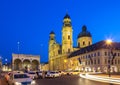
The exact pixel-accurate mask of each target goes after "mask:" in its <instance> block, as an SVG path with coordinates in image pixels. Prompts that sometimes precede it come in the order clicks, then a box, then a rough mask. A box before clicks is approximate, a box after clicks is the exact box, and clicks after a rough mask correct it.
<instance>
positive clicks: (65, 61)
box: [63, 59, 67, 70]
mask: <svg viewBox="0 0 120 85" xmlns="http://www.w3.org/2000/svg"><path fill="white" fill-rule="evenodd" d="M66 63H67V60H66V59H64V64H63V65H64V67H63V69H64V70H66V67H65V66H66Z"/></svg>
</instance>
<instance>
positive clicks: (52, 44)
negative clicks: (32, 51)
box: [49, 14, 92, 70]
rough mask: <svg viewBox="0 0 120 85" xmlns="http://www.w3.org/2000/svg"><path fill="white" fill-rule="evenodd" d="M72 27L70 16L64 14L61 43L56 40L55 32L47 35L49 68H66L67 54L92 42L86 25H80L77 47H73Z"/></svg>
mask: <svg viewBox="0 0 120 85" xmlns="http://www.w3.org/2000/svg"><path fill="white" fill-rule="evenodd" d="M72 35H73V29H72V23H71V18H70V16H69V15H68V14H66V15H65V16H64V18H63V26H62V44H59V43H57V42H56V39H55V33H54V32H53V31H51V32H50V36H49V70H68V64H67V63H68V56H69V55H70V54H71V53H72V52H74V51H76V50H79V49H81V48H84V47H86V46H89V45H91V44H92V36H91V34H90V32H88V31H87V27H86V26H85V25H84V26H83V27H82V32H80V33H79V35H78V39H77V47H73V37H72ZM70 69H71V68H70Z"/></svg>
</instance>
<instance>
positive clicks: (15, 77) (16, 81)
mask: <svg viewBox="0 0 120 85" xmlns="http://www.w3.org/2000/svg"><path fill="white" fill-rule="evenodd" d="M10 81H11V83H12V85H36V82H35V81H34V80H32V79H31V78H30V77H29V76H27V74H26V73H13V74H11V75H10Z"/></svg>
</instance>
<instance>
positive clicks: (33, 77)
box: [26, 71, 37, 79]
mask: <svg viewBox="0 0 120 85" xmlns="http://www.w3.org/2000/svg"><path fill="white" fill-rule="evenodd" d="M26 74H27V75H28V76H29V77H30V78H31V79H35V78H37V74H36V72H34V71H29V72H28V73H26Z"/></svg>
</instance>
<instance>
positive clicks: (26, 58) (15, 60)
mask: <svg viewBox="0 0 120 85" xmlns="http://www.w3.org/2000/svg"><path fill="white" fill-rule="evenodd" d="M39 66H40V56H39V55H26V54H12V69H13V70H25V69H27V70H38V69H39Z"/></svg>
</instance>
